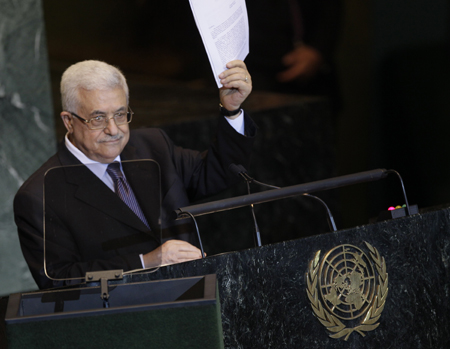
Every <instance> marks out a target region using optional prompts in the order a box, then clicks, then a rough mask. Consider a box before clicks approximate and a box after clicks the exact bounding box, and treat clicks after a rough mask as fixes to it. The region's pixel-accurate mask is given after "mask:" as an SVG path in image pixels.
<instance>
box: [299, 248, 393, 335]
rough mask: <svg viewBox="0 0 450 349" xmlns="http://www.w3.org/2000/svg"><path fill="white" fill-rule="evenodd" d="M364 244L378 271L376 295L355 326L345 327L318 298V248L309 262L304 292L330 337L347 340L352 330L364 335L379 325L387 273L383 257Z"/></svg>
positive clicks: (384, 300) (385, 292)
mask: <svg viewBox="0 0 450 349" xmlns="http://www.w3.org/2000/svg"><path fill="white" fill-rule="evenodd" d="M365 244H366V246H367V247H368V249H369V250H370V256H371V258H372V260H373V262H374V264H375V267H376V269H377V272H378V285H377V287H376V295H375V297H374V298H373V300H372V302H371V304H370V307H369V308H368V310H367V312H366V314H365V316H364V319H363V320H362V321H361V323H360V324H359V325H358V326H356V327H346V326H345V325H344V324H343V323H342V322H341V321H340V320H339V319H338V318H337V317H336V316H335V315H333V314H331V313H330V312H328V311H327V310H326V309H325V308H324V307H323V306H322V302H321V301H320V300H319V295H318V293H319V292H318V289H317V283H318V275H317V273H318V271H319V267H320V263H319V261H320V250H319V251H317V252H316V254H315V256H314V258H313V259H312V260H311V261H310V263H309V267H308V271H307V273H306V278H307V290H306V293H307V295H308V298H309V300H310V302H311V307H312V310H313V312H314V315H315V316H316V317H317V319H318V320H319V321H320V322H321V323H322V325H324V326H325V327H326V328H327V330H328V331H330V332H332V334H330V337H331V338H335V339H338V338H342V337H344V336H345V338H344V340H348V338H349V337H350V335H351V334H352V333H353V332H354V331H356V332H358V333H359V334H360V335H361V336H363V337H364V336H365V334H364V332H368V331H372V330H374V329H376V328H377V327H378V326H379V323H378V322H377V321H378V320H379V319H380V316H381V313H382V312H383V309H384V305H385V303H386V298H387V294H388V273H387V272H386V263H385V260H384V257H382V256H381V255H380V253H379V252H378V250H377V249H376V248H375V247H373V246H372V245H370V244H369V243H368V242H365Z"/></svg>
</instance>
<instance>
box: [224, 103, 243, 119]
mask: <svg viewBox="0 0 450 349" xmlns="http://www.w3.org/2000/svg"><path fill="white" fill-rule="evenodd" d="M219 111H220V114H222V115H223V116H228V117H229V116H238V115H239V114H240V113H241V108H240V107H239V108H238V109H235V110H228V109H226V108H225V107H224V106H223V105H222V103H219Z"/></svg>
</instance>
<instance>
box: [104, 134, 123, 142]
mask: <svg viewBox="0 0 450 349" xmlns="http://www.w3.org/2000/svg"><path fill="white" fill-rule="evenodd" d="M122 138H123V135H121V134H117V135H115V136H108V137H106V138H103V139H101V140H99V143H105V142H109V141H117V140H119V139H122Z"/></svg>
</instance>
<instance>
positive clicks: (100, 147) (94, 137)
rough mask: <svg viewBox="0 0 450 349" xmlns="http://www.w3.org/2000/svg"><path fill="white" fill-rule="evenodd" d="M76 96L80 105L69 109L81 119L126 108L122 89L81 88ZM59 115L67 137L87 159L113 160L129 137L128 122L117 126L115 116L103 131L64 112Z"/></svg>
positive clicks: (102, 161) (105, 161)
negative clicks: (76, 108)
mask: <svg viewBox="0 0 450 349" xmlns="http://www.w3.org/2000/svg"><path fill="white" fill-rule="evenodd" d="M78 96H79V105H80V107H79V108H78V110H77V111H73V110H71V112H75V113H77V114H78V115H79V116H80V117H82V118H84V119H91V118H93V117H96V116H99V115H106V116H107V117H108V118H110V117H112V116H113V115H115V114H116V113H118V112H121V111H122V112H123V111H124V112H126V111H127V98H126V95H125V92H124V90H123V89H122V88H115V89H112V90H106V91H103V90H92V91H88V90H84V89H80V90H79V93H78ZM61 117H62V119H63V121H64V125H65V126H66V128H67V130H68V132H69V140H70V141H71V142H72V143H73V144H74V145H75V146H76V147H77V148H78V149H79V150H81V151H82V152H83V153H84V154H85V155H86V156H87V157H88V158H90V159H92V160H95V161H98V162H101V163H104V164H107V163H111V162H113V161H114V159H115V158H116V157H117V156H118V155H119V154H120V153H121V152H122V150H123V148H124V147H125V145H126V144H127V142H128V139H129V137H130V131H129V128H128V124H124V125H120V126H117V125H116V123H115V121H114V119H111V120H109V122H108V126H107V127H106V128H104V129H103V130H91V129H89V127H88V125H86V124H85V123H84V122H83V121H81V120H79V119H78V118H76V117H74V116H72V115H71V114H70V113H68V112H67V111H64V112H62V113H61Z"/></svg>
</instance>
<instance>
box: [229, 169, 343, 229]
mask: <svg viewBox="0 0 450 349" xmlns="http://www.w3.org/2000/svg"><path fill="white" fill-rule="evenodd" d="M228 168H229V169H230V171H231V172H233V173H234V174H236V175H238V176H241V177H242V178H244V180H245V181H246V182H247V187H248V193H249V194H250V186H249V183H252V182H254V183H256V184H259V185H261V186H264V187H268V188H272V189H281V188H280V187H277V186H274V185H270V184H266V183H262V182H259V181H257V180H255V179H254V178H252V177H250V176H249V175H248V173H247V170H246V169H245V168H244V166H242V165H236V164H230V166H228ZM302 195H303V196H307V197H310V198H313V199H316V200H318V201H319V202H320V203H321V204H322V205H323V206H324V207H325V210H326V211H327V221H328V226H329V227H330V230H331V231H337V228H336V223H335V222H334V217H333V215H332V214H331V211H330V209H329V207H328V205H327V204H326V203H325V201H323V200H322V199H321V198H319V197H317V196H315V195H311V194H309V193H304V194H302ZM251 209H252V213H253V217H254V216H255V213H254V210H253V204H251ZM255 224H257V223H256V218H255ZM257 234H259V231H257Z"/></svg>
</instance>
